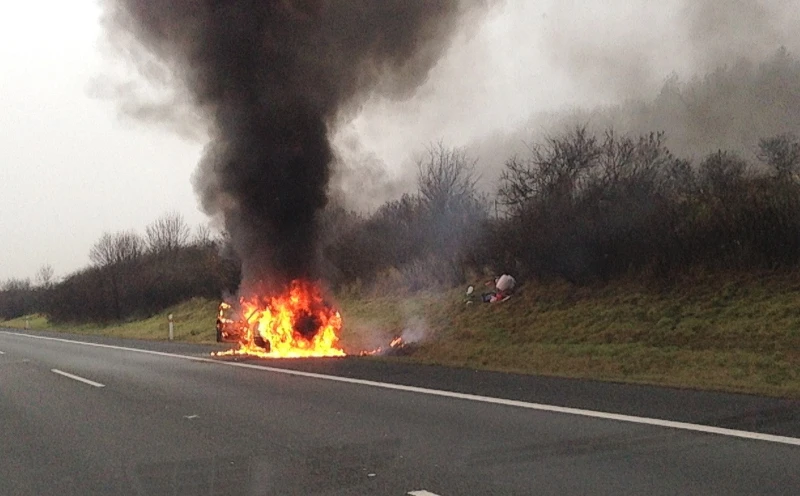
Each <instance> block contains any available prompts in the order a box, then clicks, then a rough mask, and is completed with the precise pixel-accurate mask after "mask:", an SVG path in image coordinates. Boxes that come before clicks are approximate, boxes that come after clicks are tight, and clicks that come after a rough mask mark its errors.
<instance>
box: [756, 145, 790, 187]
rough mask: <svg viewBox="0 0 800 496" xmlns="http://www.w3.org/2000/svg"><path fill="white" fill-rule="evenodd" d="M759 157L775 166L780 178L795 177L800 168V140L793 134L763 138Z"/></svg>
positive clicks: (770, 165)
mask: <svg viewBox="0 0 800 496" xmlns="http://www.w3.org/2000/svg"><path fill="white" fill-rule="evenodd" d="M756 155H757V157H758V159H759V160H761V162H763V163H764V164H766V165H768V166H769V167H771V168H773V169H774V171H775V174H776V175H777V177H778V178H779V179H784V180H785V179H794V178H795V176H796V175H797V173H798V172H799V171H798V169H800V142H798V140H797V137H796V136H794V135H792V134H780V135H778V136H773V137H771V138H764V139H761V140H760V141H759V143H758V153H757V154H756Z"/></svg>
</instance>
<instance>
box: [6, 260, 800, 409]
mask: <svg viewBox="0 0 800 496" xmlns="http://www.w3.org/2000/svg"><path fill="white" fill-rule="evenodd" d="M479 290H480V289H479ZM340 305H341V309H342V315H343V317H344V320H345V326H346V329H345V331H344V336H343V340H344V342H345V344H346V345H349V347H350V348H352V349H360V348H370V347H373V346H376V345H377V344H380V343H381V342H385V341H386V340H388V339H389V338H391V337H392V336H393V335H395V334H399V333H401V332H402V331H403V330H404V329H412V330H417V331H419V330H424V331H425V335H426V337H427V339H426V340H425V341H424V342H423V343H422V344H421V345H420V346H419V347H418V348H417V349H416V351H415V353H414V354H413V355H412V356H410V357H403V358H399V359H402V360H411V361H417V362H422V363H439V364H446V365H455V366H465V367H475V368H485V369H492V370H501V371H512V372H525V373H538V374H548V375H558V376H567V377H591V378H596V379H603V380H612V381H625V382H638V383H651V384H664V385H673V386H681V387H692V388H704V389H719V390H727V391H741V392H751V393H760V394H769V395H778V396H790V397H800V274H795V273H792V274H781V275H776V274H762V275H752V274H750V275H741V276H728V277H725V278H719V277H712V276H706V277H695V278H693V279H692V280H691V281H688V282H684V283H676V284H673V285H664V286H660V287H656V286H646V285H643V284H640V283H635V282H624V283H623V282H618V283H614V284H611V285H607V286H602V287H595V288H579V287H575V286H572V285H569V284H566V283H558V284H547V285H542V286H537V285H532V284H531V285H528V286H525V287H523V288H521V290H520V293H519V294H518V295H517V296H516V297H514V298H512V299H511V300H509V301H508V302H506V303H502V304H495V305H490V304H481V303H475V304H472V305H465V304H464V295H463V293H462V292H461V291H452V292H448V293H441V294H416V295H410V296H403V297H369V298H354V297H344V298H341V299H340ZM215 311H216V302H210V301H204V300H193V301H190V302H187V303H185V304H182V305H179V306H177V307H175V308H172V309H170V310H168V311H167V312H165V313H164V314H163V315H158V316H155V317H153V318H150V319H147V320H144V321H140V322H132V323H126V324H122V325H117V326H112V327H106V328H100V327H98V326H80V327H69V330H70V331H73V332H85V333H106V334H114V335H119V336H125V337H135V338H146V339H164V338H165V337H166V329H167V327H166V325H167V324H166V317H165V315H166V314H167V313H169V312H172V313H174V314H175V322H176V338H177V339H182V340H187V341H194V342H211V341H213V338H214V335H213V322H214V314H215ZM14 324H16V325H17V326H18V327H22V325H24V320H22V321H21V320H19V319H18V320H17V321H16V322H7V323H3V324H0V325H5V326H9V325H14ZM42 326H46V322H44V321H43V320H42V319H41V318H39V319H33V320H31V327H32V328H37V327H38V328H41V327H42Z"/></svg>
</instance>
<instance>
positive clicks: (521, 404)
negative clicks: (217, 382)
mask: <svg viewBox="0 0 800 496" xmlns="http://www.w3.org/2000/svg"><path fill="white" fill-rule="evenodd" d="M0 334H8V335H10V336H21V337H27V338H33V339H45V340H49V341H60V342H63V343H71V344H75V345H82V346H93V347H96V348H107V349H111V350H122V351H133V352H136V353H146V354H149V355H156V356H163V357H171V358H180V359H183V360H190V361H193V362H204V363H215V364H219V365H228V366H231V367H240V368H245V369H254V370H263V371H266V372H273V373H276V374H285V375H292V376H297V377H308V378H313V379H324V380H327V381H335V382H344V383H347V384H358V385H361V386H371V387H378V388H383V389H392V390H395V391H406V392H410V393H420V394H427V395H431V396H441V397H445V398H456V399H461V400H468V401H478V402H481V403H490V404H494V405H504V406H513V407H518V408H526V409H528V410H537V411H541V412H550V413H562V414H566V415H578V416H581V417H589V418H597V419H603V420H614V421H617V422H627V423H631V424H640V425H650V426H655V427H666V428H670V429H680V430H684V431H692V432H702V433H704V434H717V435H720V436H728V437H736V438H741V439H748V440H754V441H766V442H770V443H779V444H789V445H793V446H800V438H796V437H788V436H778V435H774V434H762V433H760V432H750V431H740V430H736V429H726V428H724V427H713V426H710V425H702V424H691V423H688V422H677V421H673V420H662V419H657V418H650V417H636V416H633V415H623V414H619V413H608V412H600V411H596V410H583V409H580V408H570V407H564V406H555V405H546V404H542V403H529V402H527V401H519V400H507V399H503V398H494V397H491V396H480V395H477V394H468V393H456V392H453V391H443V390H440V389H427V388H422V387H417V386H405V385H402V384H392V383H388V382H377V381H369V380H366V379H354V378H351V377H340V376H336V375H325V374H317V373H314V372H303V371H301V370H290V369H284V368H279V367H269V366H263V365H255V364H252V363H239V362H226V361H222V360H214V359H212V358H204V357H195V356H189V355H178V354H176V353H166V352H163V351H152V350H143V349H139V348H127V347H125V346H115V345H110V344H101V343H88V342H86V341H73V340H71V339H63V338H51V337H48V336H35V335H32V334H24V333H19V332H8V331H0Z"/></svg>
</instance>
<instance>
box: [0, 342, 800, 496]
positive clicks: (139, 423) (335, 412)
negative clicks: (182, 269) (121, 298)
mask: <svg viewBox="0 0 800 496" xmlns="http://www.w3.org/2000/svg"><path fill="white" fill-rule="evenodd" d="M31 334H35V335H37V336H43V337H57V338H59V339H67V340H73V339H74V340H77V341H85V342H95V343H98V344H104V345H109V346H117V347H124V348H137V349H145V350H150V351H156V352H161V353H170V354H178V355H186V356H193V357H208V356H209V354H210V352H211V351H213V350H216V349H220V347H218V346H206V345H190V344H183V343H168V342H151V341H133V340H123V339H116V338H105V337H90V336H70V335H66V334H61V333H45V332H36V333H31ZM0 352H2V354H0V439H1V440H2V442H0V494H3V495H4V494H14V495H17V494H19V495H27V494H31V495H34V494H35V495H40V494H64V495H79V494H80V495H83V494H135V495H151V494H153V495H161V494H165V495H166V494H170V495H174V494H181V495H183V494H186V495H195V494H197V495H205V494H209V495H216V494H219V495H227V494H231V495H234V494H243V495H250V494H253V495H261V494H266V495H269V494H298V495H300V494H321V495H350V494H353V495H356V494H358V495H361V494H387V495H388V494H408V493H409V492H412V491H421V490H425V491H428V492H429V493H432V494H436V495H440V496H447V495H461V494H520V495H522V494H567V495H568V494H792V495H794V494H800V470H798V467H800V446H794V445H788V444H781V443H774V442H769V441H764V440H752V439H741V438H736V437H730V436H724V435H716V434H708V433H703V432H693V431H685V430H679V429H672V428H667V427H660V426H651V425H641V424H636V423H630V422H620V421H614V420H607V419H599V418H592V417H586V416H582V415H567V414H563V413H553V412H546V411H536V410H530V409H525V408H519V407H514V406H507V405H502V404H494V403H487V402H483V401H471V400H465V399H459V398H451V397H443V396H437V395H430V394H422V393H419V392H409V391H398V390H392V389H385V388H380V387H370V386H367V385H362V384H351V383H342V382H339V381H331V380H326V379H324V378H315V377H298V376H293V375H287V374H282V373H278V372H273V371H265V370H258V369H252V368H243V367H238V366H224V365H220V364H217V363H209V362H206V361H192V360H187V359H182V358H178V357H172V356H164V355H157V354H151V353H140V352H135V351H130V350H127V349H115V348H108V347H97V346H86V345H81V344H76V343H71V342H64V341H59V340H50V339H34V338H30V337H27V336H20V335H18V334H15V333H12V334H8V333H3V332H0ZM227 360H230V359H227ZM238 361H239V363H245V364H251V365H260V364H263V365H266V366H269V367H279V368H289V369H293V370H302V371H307V372H314V373H318V374H325V375H332V376H338V377H350V378H357V379H365V380H369V381H377V382H381V383H391V384H402V385H408V386H416V387H422V388H429V389H435V390H441V391H454V392H462V393H469V394H474V395H481V396H487V397H492V398H502V399H511V400H521V401H526V402H533V403H541V404H546V405H556V406H565V407H572V408H580V409H587V410H593V411H602V412H611V413H621V414H626V415H634V416H642V417H649V418H656V419H664V420H675V421H681V422H689V423H693V424H701V425H709V426H718V427H725V428H730V429H737V430H744V431H750V432H760V433H765V434H774V435H779V436H788V437H792V438H795V437H800V402H797V401H790V400H781V399H774V398H762V397H757V396H748V395H734V394H724V393H713V392H699V391H689V390H680V389H670V388H657V387H649V386H635V385H623V384H612V383H604V382H596V381H585V380H570V379H558V378H548V377H536V376H525V375H513V374H500V373H491V372H482V371H474V370H468V369H456V368H446V367H436V366H421V365H414V364H408V363H402V362H399V361H392V360H375V359H363V358H350V357H348V358H343V359H317V360H281V361H274V360H266V361H265V360H255V359H239V360H238ZM54 369H55V370H56V371H57V372H54V371H53V370H54ZM61 373H67V374H69V375H71V376H74V377H75V378H72V377H69V376H65V375H62V374H61ZM76 378H77V379H76ZM79 379H83V380H88V381H89V382H91V383H94V385H93V384H90V383H87V382H84V381H82V380H79ZM98 385H102V387H100V386H98Z"/></svg>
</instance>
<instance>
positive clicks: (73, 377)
mask: <svg viewBox="0 0 800 496" xmlns="http://www.w3.org/2000/svg"><path fill="white" fill-rule="evenodd" d="M50 372H53V373H54V374H58V375H63V376H64V377H69V378H70V379H74V380H76V381H80V382H82V383H84V384H88V385H90V386H94V387H96V388H101V387H105V385H104V384H100V383H99V382H94V381H90V380H89V379H86V378H84V377H81V376H79V375H75V374H70V373H69V372H64V371H63V370H58V369H50Z"/></svg>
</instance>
